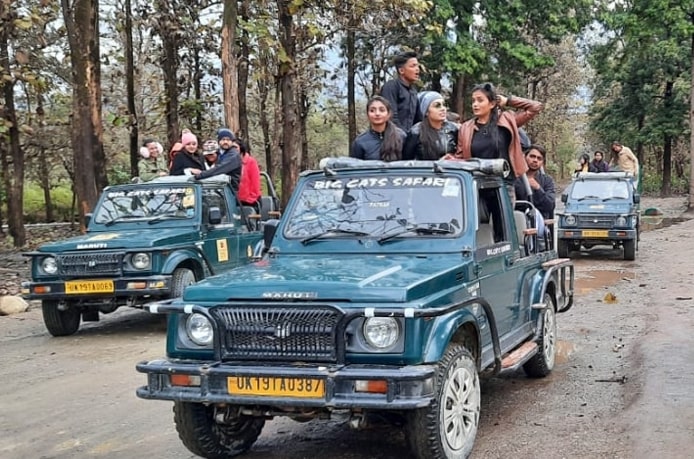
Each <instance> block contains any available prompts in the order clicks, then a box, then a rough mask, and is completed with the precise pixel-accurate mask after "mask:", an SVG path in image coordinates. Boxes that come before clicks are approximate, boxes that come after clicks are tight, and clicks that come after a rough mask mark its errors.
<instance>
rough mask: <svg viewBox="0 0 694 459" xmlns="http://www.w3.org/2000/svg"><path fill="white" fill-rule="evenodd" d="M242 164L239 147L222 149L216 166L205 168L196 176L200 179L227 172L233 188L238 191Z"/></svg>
mask: <svg viewBox="0 0 694 459" xmlns="http://www.w3.org/2000/svg"><path fill="white" fill-rule="evenodd" d="M242 166H243V162H242V159H241V153H239V150H238V149H237V148H231V149H229V150H220V151H219V153H218V155H217V162H216V163H215V166H214V167H213V168H211V169H207V170H203V171H202V172H200V173H199V174H198V175H196V176H195V179H196V180H200V179H204V178H207V177H212V176H215V175H220V174H227V175H228V176H229V179H230V180H231V188H232V189H233V190H234V191H235V192H238V191H239V182H240V181H241V168H242ZM203 169H204V168H203Z"/></svg>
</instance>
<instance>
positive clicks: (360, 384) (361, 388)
mask: <svg viewBox="0 0 694 459" xmlns="http://www.w3.org/2000/svg"><path fill="white" fill-rule="evenodd" d="M354 390H355V391H356V392H371V393H374V394H385V393H386V392H388V381H386V380H384V379H374V380H357V381H354Z"/></svg>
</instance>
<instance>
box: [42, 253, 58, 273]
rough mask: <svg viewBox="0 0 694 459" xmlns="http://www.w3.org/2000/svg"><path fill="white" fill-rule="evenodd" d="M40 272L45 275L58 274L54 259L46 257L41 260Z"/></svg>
mask: <svg viewBox="0 0 694 459" xmlns="http://www.w3.org/2000/svg"><path fill="white" fill-rule="evenodd" d="M41 271H43V272H44V273H46V274H55V273H57V272H58V262H57V261H56V259H55V257H46V258H44V259H43V260H41Z"/></svg>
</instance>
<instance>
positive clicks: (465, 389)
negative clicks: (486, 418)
mask: <svg viewBox="0 0 694 459" xmlns="http://www.w3.org/2000/svg"><path fill="white" fill-rule="evenodd" d="M442 408H443V409H442V418H443V419H442V421H443V422H442V426H441V428H442V430H443V434H444V436H445V439H446V443H448V446H449V447H450V448H451V449H452V450H454V451H457V450H460V449H463V448H464V447H465V446H466V444H467V442H469V441H470V438H471V437H472V438H474V435H475V432H476V429H477V423H478V421H479V415H480V388H479V379H478V377H477V374H476V373H471V372H470V371H468V370H467V369H465V368H456V369H455V371H454V372H453V373H452V374H451V376H450V378H449V379H448V381H446V386H445V389H444V398H443V403H442Z"/></svg>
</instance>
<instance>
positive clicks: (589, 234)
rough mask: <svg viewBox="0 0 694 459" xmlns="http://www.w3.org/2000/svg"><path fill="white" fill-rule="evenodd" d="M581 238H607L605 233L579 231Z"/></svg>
mask: <svg viewBox="0 0 694 459" xmlns="http://www.w3.org/2000/svg"><path fill="white" fill-rule="evenodd" d="M581 235H582V236H583V237H607V231H581Z"/></svg>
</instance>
